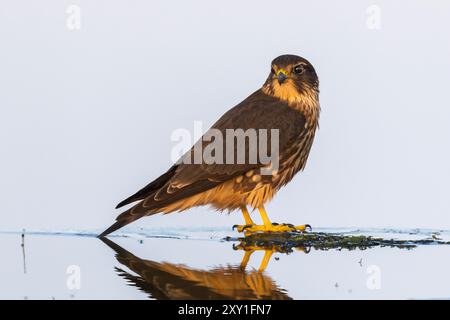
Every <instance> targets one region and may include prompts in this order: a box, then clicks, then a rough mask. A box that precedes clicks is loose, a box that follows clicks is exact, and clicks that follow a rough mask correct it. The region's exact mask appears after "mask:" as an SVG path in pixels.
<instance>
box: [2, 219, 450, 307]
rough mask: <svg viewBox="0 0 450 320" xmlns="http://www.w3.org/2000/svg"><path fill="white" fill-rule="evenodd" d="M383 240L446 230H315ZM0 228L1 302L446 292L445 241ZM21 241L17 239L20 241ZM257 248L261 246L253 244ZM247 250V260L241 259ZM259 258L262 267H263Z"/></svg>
mask: <svg viewBox="0 0 450 320" xmlns="http://www.w3.org/2000/svg"><path fill="white" fill-rule="evenodd" d="M320 231H326V232H334V233H336V232H338V233H342V234H351V235H353V234H364V235H373V236H376V237H383V238H387V239H391V238H395V239H411V240H415V239H426V238H430V237H439V238H441V239H444V240H448V239H450V233H449V232H448V231H436V230H394V229H390V230H387V229H366V230H358V229H345V230H344V229H341V230H331V229H321V230H320ZM96 234H97V232H96V231H93V232H86V231H67V232H54V231H52V232H48V231H34V232H26V233H25V236H24V238H23V239H22V234H21V232H16V231H11V232H2V233H0V245H1V248H2V272H1V273H0V288H1V290H0V298H1V299H149V298H150V299H226V298H232V299H261V298H263V299H315V298H319V299H394V298H399V299H428V298H431V299H448V298H450V277H449V274H448V273H449V271H448V270H450V246H447V245H420V246H418V247H416V248H413V249H398V248H388V247H376V248H371V249H366V250H359V249H355V250H346V249H344V250H335V249H333V250H315V249H308V248H297V249H296V250H294V251H293V252H291V253H289V254H286V253H281V252H274V253H273V254H272V255H271V256H270V253H268V252H267V251H264V250H255V251H254V252H253V253H252V254H251V255H250V251H247V254H246V252H245V251H244V250H240V249H237V248H236V244H237V242H233V241H224V240H223V239H224V238H225V237H226V236H233V237H236V236H237V234H236V233H234V232H232V231H229V230H226V229H222V228H215V229H211V228H209V229H173V230H164V229H152V230H143V229H140V230H131V229H129V230H128V231H127V232H123V233H119V234H118V235H116V236H112V237H110V238H109V240H107V241H101V240H99V239H97V238H96V237H95V235H96ZM22 244H23V245H22ZM256 249H258V248H256ZM244 256H246V257H247V258H249V259H248V263H247V264H246V266H244V265H245V259H244V261H243V258H244ZM264 257H265V258H266V262H267V265H266V266H265V267H264V263H263V267H262V268H263V269H264V270H263V271H260V270H259V269H260V268H261V263H262V261H263V260H264Z"/></svg>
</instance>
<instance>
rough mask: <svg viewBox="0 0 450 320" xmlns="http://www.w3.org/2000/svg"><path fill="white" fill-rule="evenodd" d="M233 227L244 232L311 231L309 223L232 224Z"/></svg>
mask: <svg viewBox="0 0 450 320" xmlns="http://www.w3.org/2000/svg"><path fill="white" fill-rule="evenodd" d="M233 229H236V230H237V231H238V232H245V233H246V234H251V233H264V232H268V233H275V232H277V233H283V232H305V231H311V226H310V225H309V224H304V225H301V226H294V225H293V224H288V223H282V224H278V223H271V224H267V225H266V224H264V225H257V224H246V225H234V226H233Z"/></svg>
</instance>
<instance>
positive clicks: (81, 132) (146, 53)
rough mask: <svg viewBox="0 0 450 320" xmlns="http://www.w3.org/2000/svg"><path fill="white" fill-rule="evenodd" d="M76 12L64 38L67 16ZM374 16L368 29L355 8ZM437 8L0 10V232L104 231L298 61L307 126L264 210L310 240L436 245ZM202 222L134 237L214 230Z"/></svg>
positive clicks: (439, 218)
mask: <svg viewBox="0 0 450 320" xmlns="http://www.w3.org/2000/svg"><path fill="white" fill-rule="evenodd" d="M71 4H74V5H77V6H79V8H81V29H80V30H69V29H68V28H67V26H66V23H67V19H68V16H69V15H68V14H67V13H66V9H67V8H68V7H69V5H71ZM370 5H377V6H378V8H379V9H380V22H381V24H380V29H370V28H368V26H367V20H368V19H369V14H368V13H367V11H366V10H367V8H368V7H369V6H370ZM449 30H450V3H449V2H444V1H437V0H434V1H411V0H402V1H400V0H397V1H361V0H354V1H339V2H337V1H331V0H330V1H323V0H319V1H299V0H292V1H277V2H274V1H261V0H258V1H256V0H255V1H245V2H243V1H237V0H230V1H222V2H220V3H218V2H212V1H207V0H195V1H145V0H140V1H137V0H127V1H125V0H121V1H118V0H108V1H106V0H104V1H100V0H89V1H88V0H83V1H81V0H78V1H76V0H73V1H60V0H42V1H30V0H28V1H23V0H21V1H17V0H14V1H13V0H4V1H2V5H1V7H0V41H1V42H0V70H1V71H0V87H1V90H0V150H1V158H0V159H1V160H0V164H1V165H0V195H1V196H0V200H1V208H0V218H1V221H2V222H1V226H0V229H2V230H5V229H13V230H16V229H22V228H26V229H49V230H50V229H54V230H60V229H103V228H106V227H107V226H109V225H110V224H111V223H112V222H113V221H114V218H115V217H116V215H117V214H119V213H120V212H121V211H116V210H114V207H115V205H116V204H117V203H118V202H119V201H121V200H123V199H124V198H125V197H127V196H129V195H130V194H132V193H134V192H135V191H137V190H138V189H139V188H140V187H142V186H144V185H146V184H147V183H148V182H150V181H151V180H153V179H154V178H156V177H157V176H159V175H160V174H161V173H162V172H163V171H165V170H167V169H168V167H169V166H170V165H171V151H172V148H173V147H174V146H175V145H176V143H174V142H172V141H171V134H172V132H173V131H174V130H176V129H180V128H186V129H189V130H193V126H194V121H199V120H201V121H203V123H204V127H205V129H206V128H208V127H209V126H210V125H212V124H213V123H214V122H215V120H216V119H218V118H219V117H220V116H221V115H222V114H223V113H224V112H225V111H227V110H228V109H229V108H231V107H233V106H234V105H236V104H237V103H239V102H240V101H242V100H243V99H244V98H246V97H247V96H248V95H249V94H250V93H252V92H253V91H255V90H256V89H258V88H259V87H260V86H261V85H262V83H263V82H264V80H265V79H266V77H267V74H268V72H269V70H270V62H271V60H272V59H273V58H275V57H276V56H278V55H280V54H285V53H291V54H297V55H300V56H303V57H305V58H307V59H308V60H309V61H310V62H311V63H312V64H313V65H314V66H315V68H316V71H317V73H318V75H319V79H320V90H321V94H320V100H321V106H322V114H321V119H320V130H319V132H318V134H317V135H316V140H315V143H314V145H313V148H312V151H311V155H310V158H309V162H308V165H307V167H306V170H305V172H303V173H301V174H299V175H297V176H296V178H295V179H294V180H293V181H292V182H291V183H290V184H289V185H288V186H287V187H286V188H284V189H282V190H281V191H280V192H279V193H278V195H277V197H276V198H275V199H274V200H273V201H272V202H271V203H270V204H269V205H268V207H267V209H268V211H269V215H270V217H271V218H272V219H273V220H274V221H278V222H293V223H296V224H301V223H309V224H311V225H312V226H313V227H314V226H317V227H349V226H360V227H389V226H392V227H402V228H403V227H411V228H416V227H421V228H425V227H431V228H439V229H450V197H449V181H450V166H449V163H450V141H449V138H450V126H449V119H450V98H449V89H448V87H449V83H450V58H449V57H450V42H449V41H448V37H449V35H448V31H449ZM241 222H242V218H241V215H240V213H236V214H234V215H231V216H228V215H226V214H218V213H215V212H214V211H212V210H210V209H208V208H195V209H192V210H190V211H188V212H184V213H174V214H171V215H168V216H153V217H151V218H146V219H143V220H139V221H138V222H136V223H134V224H133V225H134V226H143V227H166V226H167V227H168V226H177V227H183V226H189V227H191V226H231V225H233V224H236V223H241Z"/></svg>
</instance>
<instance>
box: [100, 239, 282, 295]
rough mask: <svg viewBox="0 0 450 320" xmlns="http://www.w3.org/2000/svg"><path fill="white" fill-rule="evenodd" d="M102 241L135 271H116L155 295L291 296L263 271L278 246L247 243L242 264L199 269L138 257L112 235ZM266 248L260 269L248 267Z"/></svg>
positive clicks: (136, 285) (134, 284)
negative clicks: (258, 251)
mask: <svg viewBox="0 0 450 320" xmlns="http://www.w3.org/2000/svg"><path fill="white" fill-rule="evenodd" d="M102 241H103V242H104V243H105V244H106V245H108V246H109V247H110V248H111V249H113V250H114V251H115V253H116V258H117V261H119V262H120V263H121V264H122V265H124V266H126V267H127V268H128V269H129V270H131V271H132V272H133V273H135V275H133V274H131V273H129V272H127V271H125V270H123V269H120V268H116V272H117V274H118V275H120V276H121V277H123V278H125V279H126V280H127V281H128V282H129V284H130V285H132V286H135V287H137V288H139V289H140V290H141V291H143V292H145V293H147V294H148V295H149V296H150V297H151V298H155V299H164V300H167V299H216V300H219V299H245V300H250V299H266V300H290V299H291V298H290V297H289V296H288V295H287V293H286V291H285V290H283V289H281V288H279V287H278V286H277V285H276V283H275V282H274V280H273V279H271V278H270V277H269V276H268V275H267V274H265V273H264V272H262V271H263V270H264V269H265V268H266V267H267V264H268V262H269V260H270V257H271V255H272V253H273V252H274V251H275V249H270V248H269V249H268V248H258V247H245V246H242V244H240V245H237V246H235V249H241V250H244V258H243V260H242V263H241V265H239V266H226V267H217V268H214V269H211V270H199V269H194V268H190V267H188V266H186V265H181V264H172V263H168V262H161V263H160V262H155V261H151V260H144V259H141V258H139V257H136V256H135V255H133V254H132V253H130V252H129V251H127V250H125V249H124V248H122V247H121V246H119V245H117V244H116V243H114V242H112V241H111V240H109V239H106V238H102ZM256 250H265V255H264V258H263V261H262V263H261V266H260V268H259V270H246V266H247V263H248V261H249V259H250V256H251V254H252V253H253V252H254V251H256Z"/></svg>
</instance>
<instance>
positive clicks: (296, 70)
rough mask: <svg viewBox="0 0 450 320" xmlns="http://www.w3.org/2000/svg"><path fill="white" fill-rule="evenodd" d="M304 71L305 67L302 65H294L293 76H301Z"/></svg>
mask: <svg viewBox="0 0 450 320" xmlns="http://www.w3.org/2000/svg"><path fill="white" fill-rule="evenodd" d="M304 71H305V67H304V66H303V65H302V64H299V65H296V66H295V67H294V73H295V74H302V73H303V72H304Z"/></svg>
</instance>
